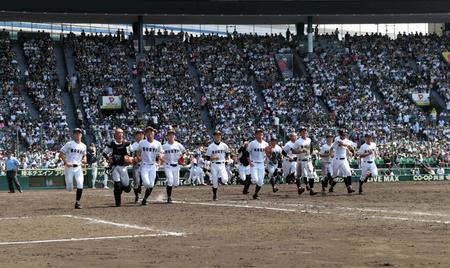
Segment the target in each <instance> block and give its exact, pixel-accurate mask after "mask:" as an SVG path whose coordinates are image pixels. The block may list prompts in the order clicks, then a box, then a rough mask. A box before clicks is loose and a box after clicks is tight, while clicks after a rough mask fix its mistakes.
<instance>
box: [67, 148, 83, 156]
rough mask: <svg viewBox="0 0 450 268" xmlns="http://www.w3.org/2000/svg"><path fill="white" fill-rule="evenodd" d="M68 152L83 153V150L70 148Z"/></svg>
mask: <svg viewBox="0 0 450 268" xmlns="http://www.w3.org/2000/svg"><path fill="white" fill-rule="evenodd" d="M70 152H71V153H77V154H83V155H84V151H83V150H79V149H73V148H70Z"/></svg>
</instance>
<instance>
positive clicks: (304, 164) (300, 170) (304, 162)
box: [293, 137, 316, 179]
mask: <svg viewBox="0 0 450 268" xmlns="http://www.w3.org/2000/svg"><path fill="white" fill-rule="evenodd" d="M293 148H294V149H295V150H299V149H305V150H306V152H303V153H300V154H298V155H297V177H302V178H308V179H314V178H315V177H316V176H315V174H314V166H313V164H312V159H311V153H310V149H311V139H310V138H308V137H306V138H305V139H303V138H302V137H300V138H298V139H297V141H296V142H295V144H294V147H293Z"/></svg>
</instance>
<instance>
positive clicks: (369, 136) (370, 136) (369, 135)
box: [364, 133, 373, 138]
mask: <svg viewBox="0 0 450 268" xmlns="http://www.w3.org/2000/svg"><path fill="white" fill-rule="evenodd" d="M364 137H365V138H372V137H373V136H372V134H370V133H366V135H364Z"/></svg>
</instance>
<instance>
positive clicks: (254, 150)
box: [253, 148, 264, 152]
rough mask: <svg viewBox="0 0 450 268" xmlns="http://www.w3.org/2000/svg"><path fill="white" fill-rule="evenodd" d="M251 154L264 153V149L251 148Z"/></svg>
mask: <svg viewBox="0 0 450 268" xmlns="http://www.w3.org/2000/svg"><path fill="white" fill-rule="evenodd" d="M253 152H264V148H253Z"/></svg>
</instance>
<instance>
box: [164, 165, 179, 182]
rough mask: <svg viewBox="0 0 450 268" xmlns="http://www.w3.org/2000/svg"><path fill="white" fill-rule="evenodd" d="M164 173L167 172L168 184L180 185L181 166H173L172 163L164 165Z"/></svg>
mask: <svg viewBox="0 0 450 268" xmlns="http://www.w3.org/2000/svg"><path fill="white" fill-rule="evenodd" d="M164 173H165V174H166V185H167V186H170V187H172V186H175V187H176V186H178V184H179V182H180V166H178V165H177V166H175V167H172V166H170V165H165V166H164Z"/></svg>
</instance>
